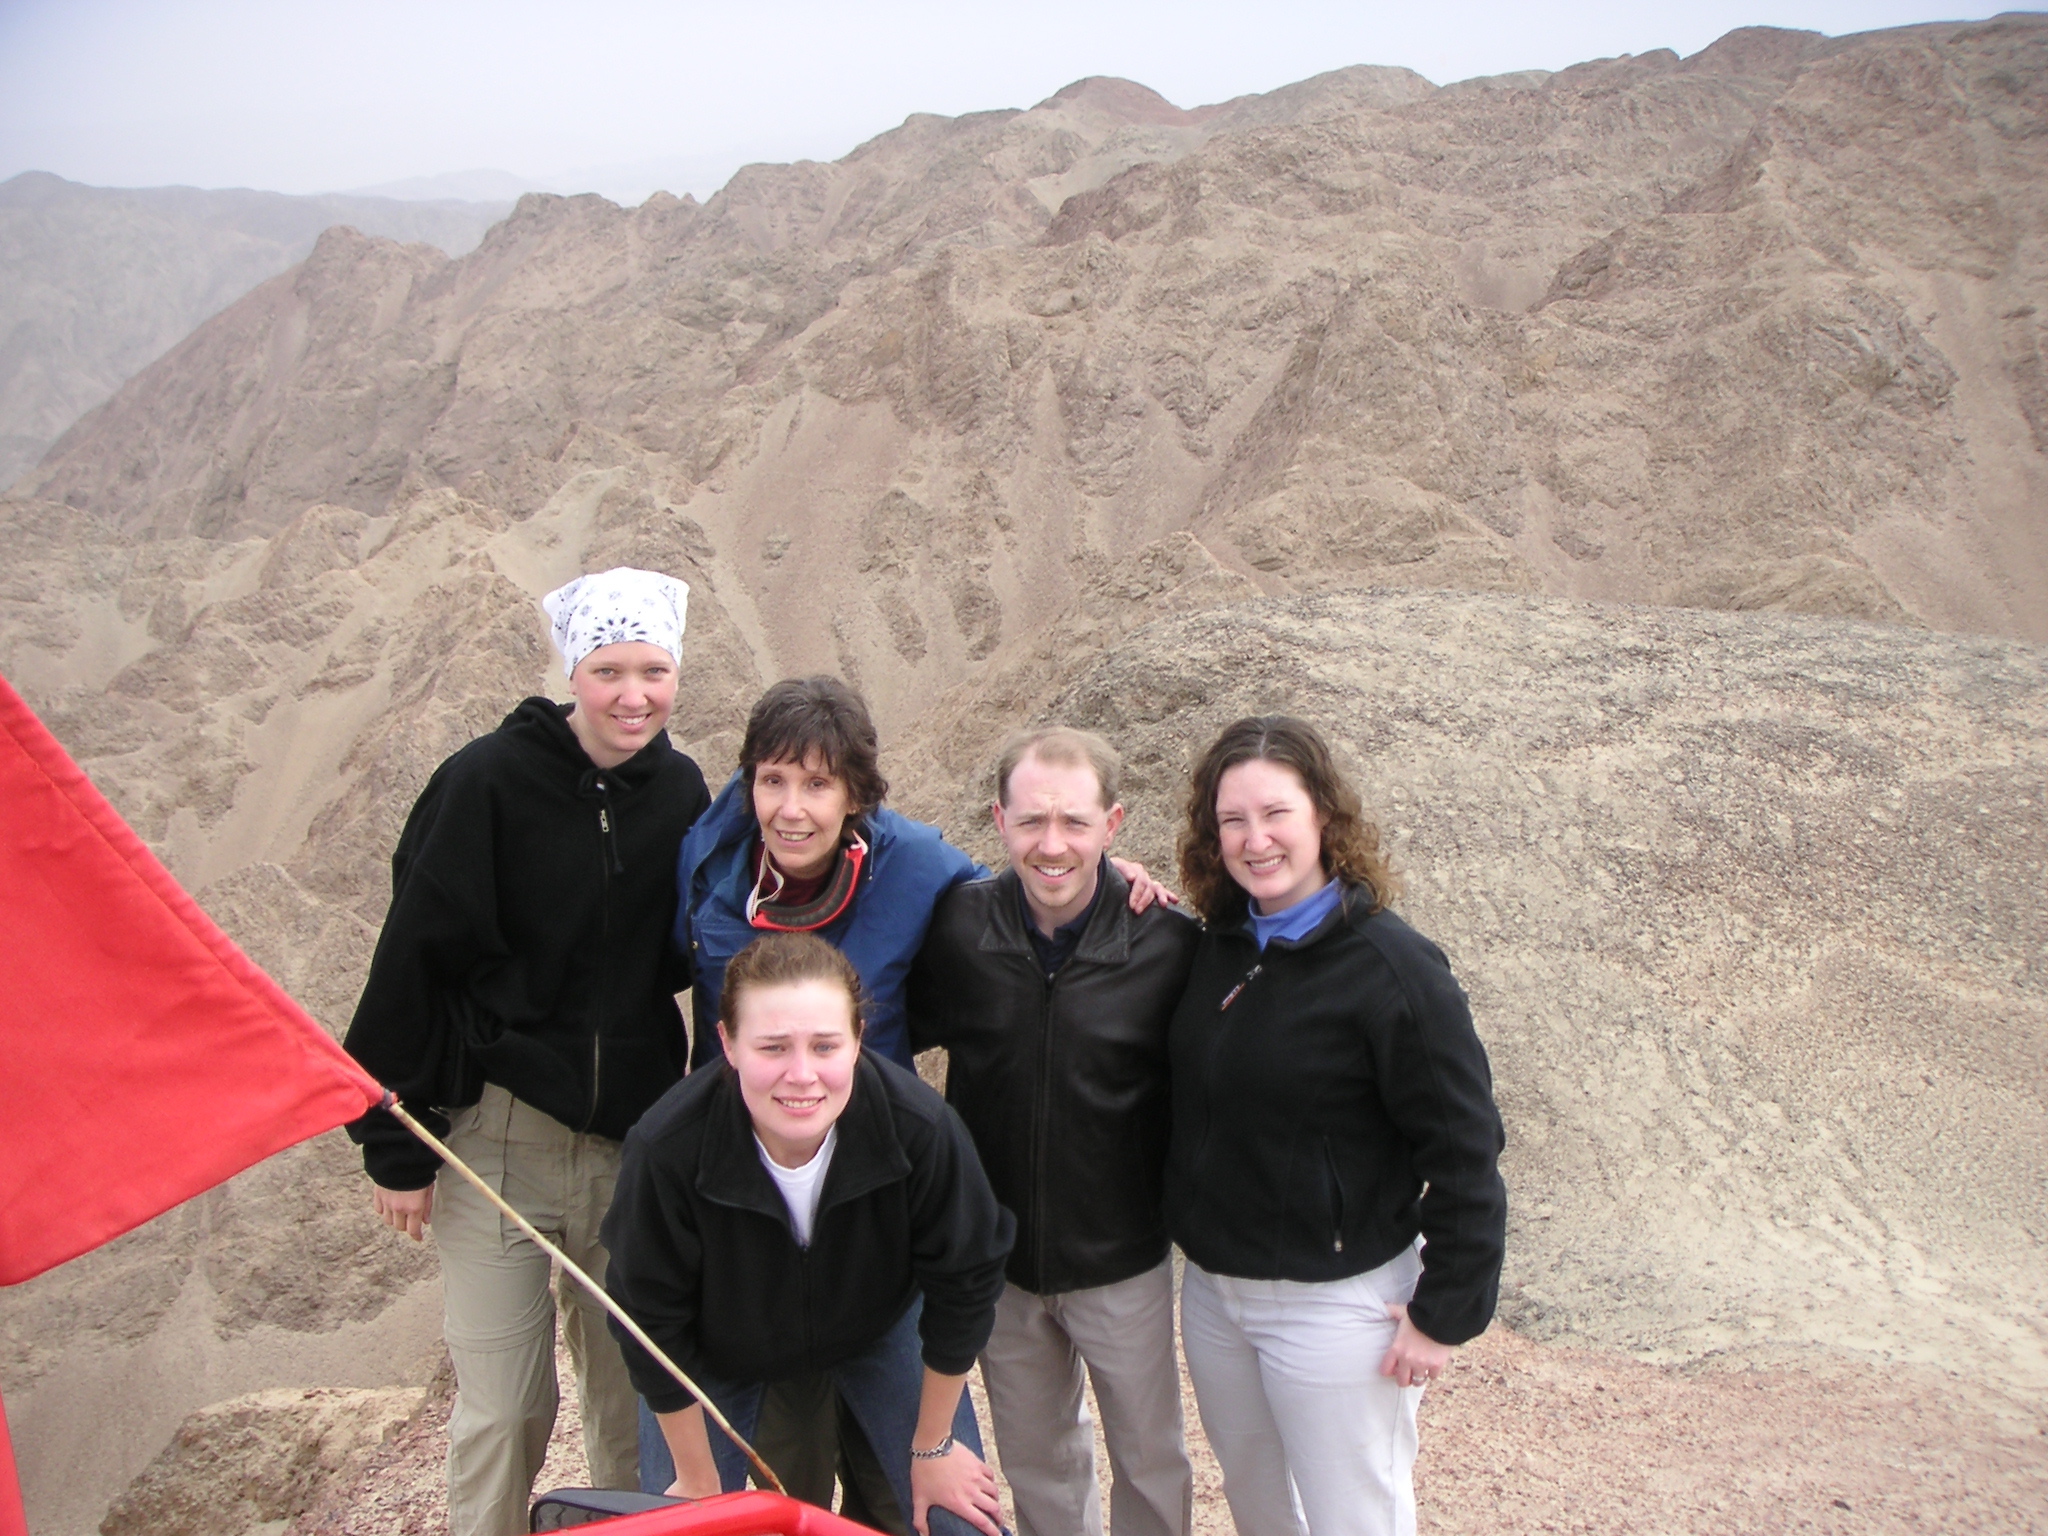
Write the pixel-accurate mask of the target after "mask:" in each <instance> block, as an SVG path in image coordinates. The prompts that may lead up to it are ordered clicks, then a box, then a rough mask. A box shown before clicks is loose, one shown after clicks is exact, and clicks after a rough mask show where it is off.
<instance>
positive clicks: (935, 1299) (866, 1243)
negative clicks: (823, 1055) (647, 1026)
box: [604, 1052, 1017, 1413]
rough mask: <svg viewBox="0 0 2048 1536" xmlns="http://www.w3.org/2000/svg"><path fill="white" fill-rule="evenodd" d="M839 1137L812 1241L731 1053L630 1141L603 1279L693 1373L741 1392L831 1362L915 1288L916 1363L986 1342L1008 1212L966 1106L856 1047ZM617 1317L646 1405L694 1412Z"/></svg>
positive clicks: (652, 1115) (870, 1337) (960, 1361)
mask: <svg viewBox="0 0 2048 1536" xmlns="http://www.w3.org/2000/svg"><path fill="white" fill-rule="evenodd" d="M838 1131H839V1139H838V1142H837V1143H836V1145H835V1147H834V1149H833V1153H832V1164H831V1166H830V1167H829V1168H827V1169H826V1170H825V1187H824V1189H823V1190H821V1191H820V1192H819V1199H818V1216H817V1220H816V1221H815V1222H813V1223H812V1226H811V1245H810V1247H809V1248H802V1247H799V1246H798V1244H797V1240H796V1232H795V1229H794V1228H793V1227H792V1226H791V1225H790V1221H789V1207H788V1206H787V1205H786V1204H785V1203H784V1201H783V1198H782V1192H781V1191H780V1190H779V1189H777V1188H776V1186H775V1181H774V1180H773V1179H772V1178H771V1177H770V1176H769V1173H768V1170H767V1169H766V1168H764V1167H763V1166H762V1165H761V1157H760V1153H759V1151H758V1150H757V1148H756V1146H755V1143H754V1126H753V1121H752V1119H751V1118H750V1117H749V1116H748V1114H747V1106H746V1103H745V1101H744V1100H743V1099H741V1097H740V1090H739V1079H738V1078H737V1077H736V1076H735V1075H734V1073H733V1072H732V1070H731V1068H730V1067H728V1066H727V1065H726V1064H725V1062H724V1061H722V1060H720V1061H716V1062H713V1063H712V1064H710V1065H709V1066H704V1067H699V1068H698V1069H697V1070H696V1071H695V1072H693V1073H691V1074H690V1076H689V1077H687V1078H685V1079H684V1080H683V1081H682V1082H680V1083H678V1084H676V1086H675V1087H674V1088H672V1089H670V1090H669V1092H668V1094H667V1095H666V1096H665V1097H664V1098H663V1099H662V1101H661V1102H660V1103H659V1104H657V1105H655V1106H654V1108H653V1109H651V1110H649V1111H648V1112H647V1114H646V1115H645V1117H643V1118H642V1120H641V1121H640V1123H639V1124H638V1125H637V1126H635V1127H634V1128H633V1131H632V1134H630V1135H629V1136H627V1138H626V1150H625V1157H624V1160H623V1164H622V1166H621V1167H620V1169H619V1183H618V1189H617V1191H616V1192H615V1193H614V1194H613V1196H612V1208H611V1211H610V1212H609V1213H608V1214H607V1215H606V1216H605V1219H604V1246H605V1251H606V1252H607V1253H609V1254H610V1256H611V1263H610V1266H609V1268H608V1269H607V1270H606V1273H605V1288H606V1289H607V1290H608V1291H610V1292H611V1294H612V1298H613V1300H615V1301H617V1302H618V1303H619V1304H620V1305H621V1306H622V1307H624V1308H625V1309H626V1311H627V1313H628V1314H630V1315H631V1316H632V1318H633V1320H634V1321H635V1322H637V1323H639V1324H640V1326H641V1327H642V1328H645V1329H646V1330H647V1332H648V1333H649V1334H650V1335H651V1336H652V1337H653V1339H654V1341H655V1343H657V1344H659V1345H660V1346H661V1347H662V1349H663V1350H665V1351H666V1352H667V1353H668V1355H669V1358H671V1359H672V1360H674V1361H675V1363H676V1364H677V1365H679V1366H681V1367H682V1368H683V1370H684V1371H685V1372H686V1373H688V1374H689V1375H691V1376H692V1377H699V1376H702V1377H705V1378H709V1379H710V1380H711V1381H714V1382H719V1383H723V1384H726V1385H729V1386H745V1385H751V1384H752V1383H755V1382H768V1381H781V1380H784V1379H786V1378H788V1377H791V1376H798V1375H807V1374H809V1373H811V1372H814V1371H822V1370H827V1369H829V1368H830V1367H832V1366H834V1365H838V1364H840V1363H841V1362H843V1361H846V1360H850V1359H852V1358H853V1357H854V1356H856V1355H858V1354H860V1353H861V1352H862V1351H863V1350H865V1349H867V1348H869V1347H870V1346H871V1345H873V1344H874V1343H875V1341H876V1340H878V1339H880V1338H881V1337H882V1335H883V1334H885V1333H887V1332H888V1331H889V1329H890V1328H891V1327H892V1326H894V1324H895V1322H896V1320H897V1319H898V1318H900V1317H901V1316H902V1315H903V1313H904V1309H905V1308H907V1307H908V1306H909V1305H910V1303H911V1301H912V1299H913V1298H914V1297H915V1296H916V1295H917V1293H918V1292H919V1291H920V1290H921V1291H923V1292H924V1313H923V1315H922V1316H921V1317H920V1318H919V1320H918V1334H919V1337H920V1339H921V1340H922V1342H923V1354H924V1361H925V1364H926V1365H928V1366H930V1367H931V1368H932V1369H933V1370H935V1371H937V1372H939V1373H940V1374H941V1375H947V1376H958V1375H963V1374H965V1373H966V1371H967V1369H968V1368H969V1367H970V1366H972V1365H973V1364H974V1357H975V1356H976V1355H978V1354H979V1353H980V1352H981V1348H982V1346H983V1345H984V1344H986V1343H987V1342H988V1336H989V1333H990V1331H991V1330H992V1329H993V1328H994V1327H995V1316H996V1298H997V1297H998V1296H1000V1295H1001V1294H1002V1290H1003V1260H1004V1258H1005V1257H1006V1256H1007V1255H1008V1254H1009V1251H1010V1243H1011V1241H1012V1240H1013V1239H1014V1237H1015V1236H1016V1230H1017V1224H1016V1222H1015V1221H1014V1220H1013V1219H1012V1218H1011V1216H1010V1213H1009V1212H1008V1211H1006V1210H1004V1209H1003V1208H1002V1207H1001V1206H999V1205H997V1204H996V1198H995V1196H994V1195H993V1194H992V1193H990V1191H989V1187H988V1179H987V1178H986V1177H985V1176H984V1175H983V1173H982V1171H981V1163H980V1161H979V1160H978V1159H977V1158H976V1157H975V1155H974V1143H973V1142H972V1141H970V1140H969V1139H968V1136H967V1130H966V1127H964V1126H963V1125H961V1123H960V1119H959V1117H958V1116H957V1115H955V1114H954V1113H953V1112H952V1110H950V1109H948V1108H947V1107H946V1105H945V1101H944V1100H942V1099H941V1098H940V1097H939V1096H938V1094H937V1093H936V1092H935V1091H934V1090H933V1089H932V1088H930V1087H929V1086H927V1085H926V1084H924V1083H922V1082H920V1081H919V1080H918V1079H917V1077H916V1076H915V1075H914V1074H913V1073H909V1072H906V1071H904V1070H903V1069H902V1068H901V1067H899V1066H897V1065H896V1064H895V1063H894V1062H890V1061H884V1060H883V1059H882V1058H880V1057H878V1056H873V1055H870V1054H868V1053H866V1052H862V1054H861V1057H860V1060H859V1062H858V1063H857V1064H856V1066H855V1068H854V1085H853V1093H852V1096H851V1097H850V1098H849V1099H848V1101H847V1105H846V1109H845V1110H844V1111H843V1112H842V1113H841V1115H840V1117H839V1120H838ZM611 1327H612V1334H613V1336H614V1337H615V1338H617V1339H618V1341H619V1346H620V1348H621V1349H623V1350H624V1351H625V1355H626V1367H627V1369H628V1371H630V1372H631V1374H632V1377H633V1385H634V1387H635V1388H636V1389H637V1390H638V1391H639V1393H640V1395H641V1396H642V1397H644V1398H646V1399H647V1404H648V1406H649V1407H650V1408H652V1409H653V1410H654V1411H655V1412H656V1413H673V1412H676V1411H677V1410H679V1409H683V1408H687V1407H689V1405H690V1403H691V1401H692V1399H691V1397H690V1395H689V1394H688V1393H687V1392H685V1391H684V1390H683V1389H682V1388H681V1387H679V1386H677V1385H676V1383H675V1380H674V1378H673V1377H671V1376H670V1375H669V1374H668V1372H666V1371H664V1370H663V1369H662V1368H661V1367H660V1366H658V1365H656V1364H655V1363H654V1361H653V1359H652V1357H650V1356H649V1355H648V1353H647V1352H646V1350H644V1349H642V1348H641V1347H640V1345H639V1344H638V1343H637V1342H636V1341H635V1340H634V1339H633V1338H632V1337H631V1335H629V1334H627V1333H626V1331H625V1330H624V1329H623V1328H621V1327H620V1326H619V1325H618V1323H617V1322H616V1321H614V1322H613V1323H612V1325H611Z"/></svg>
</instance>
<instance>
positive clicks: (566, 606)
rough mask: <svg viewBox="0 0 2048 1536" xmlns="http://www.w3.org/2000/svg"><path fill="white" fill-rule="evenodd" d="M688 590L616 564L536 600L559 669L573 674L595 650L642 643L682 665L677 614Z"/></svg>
mask: <svg viewBox="0 0 2048 1536" xmlns="http://www.w3.org/2000/svg"><path fill="white" fill-rule="evenodd" d="M689 602H690V589H689V587H688V586H686V585H685V584H684V583H682V582H680V581H677V580H676V579H675V577H673V576H664V575H662V574H661V573H660V572H659V571H636V570H634V569H633V567H632V566H630V565H622V566H620V567H619V568H618V569H617V570H615V571H605V572H604V573H602V574H601V575H597V576H578V577H577V578H576V579H575V580H574V581H572V582H570V583H569V584H568V585H567V586H566V587H559V588H557V589H556V590H555V591H553V592H550V593H549V594H548V595H547V596H546V597H544V598H542V599H541V600H540V605H541V607H543V608H545V609H546V610H547V615H548V619H549V621H550V622H551V623H552V624H553V625H554V632H555V649H556V650H558V651H560V652H561V653H562V670H563V672H565V673H570V674H573V673H574V672H575V670H576V663H578V662H579V661H581V660H582V659H583V658H584V657H586V656H588V655H589V654H590V653H591V652H592V651H594V650H596V649H597V648H598V647H599V646H601V645H617V644H619V643H620V642H622V641H627V640H645V641H646V642H647V643H648V644H649V645H658V646H660V647H661V648H662V649H663V650H664V651H667V652H668V653H669V655H670V656H672V657H674V658H675V659H676V660H677V661H679V662H680V661H681V660H682V650H683V611H684V610H685V609H686V608H687V607H688V606H689Z"/></svg>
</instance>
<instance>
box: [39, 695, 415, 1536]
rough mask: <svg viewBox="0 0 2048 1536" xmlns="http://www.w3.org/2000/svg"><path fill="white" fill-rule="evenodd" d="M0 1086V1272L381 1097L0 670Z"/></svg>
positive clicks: (154, 1208) (71, 1254)
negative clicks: (0, 1111)
mask: <svg viewBox="0 0 2048 1536" xmlns="http://www.w3.org/2000/svg"><path fill="white" fill-rule="evenodd" d="M0 1085H4V1089H5V1093H6V1103H7V1108H6V1113H5V1115H4V1117H0V1285H12V1284H15V1283H16V1282H18V1281H22V1280H26V1279H28V1278H29V1277H30V1276H31V1275H37V1274H41V1273H42V1272H43V1271H44V1270H46V1269H48V1268H50V1267H51V1266H52V1265H55V1264H61V1263H63V1262H64V1261H65V1260H66V1259H70V1258H75V1257H76V1256H77V1255H79V1254H81V1253H84V1252H85V1251H86V1250H87V1249H88V1248H94V1247H97V1246H98V1245H99V1244H101V1243H104V1242H106V1241H107V1240H108V1239H109V1238H112V1237H116V1236H118V1235H119V1234H121V1233H123V1232H126V1231H127V1230H128V1229H129V1228H131V1227H134V1226H139V1225H140V1224H141V1223H143V1222H145V1221H147V1220H148V1219H149V1218H150V1217H152V1216H155V1215H157V1214H158V1213H159V1212H161V1211H165V1210H168V1209H169V1208H170V1207H171V1206H173V1205H176V1204H177V1203H178V1202H179V1201H181V1200H186V1199H189V1198H190V1197H191V1196H193V1195H196V1194H198V1193H199V1192H200V1191H202V1190H206V1189H211V1188H212V1187H213V1186H214V1185H216V1184H218V1183H220V1182H221V1181H223V1180H224V1179H227V1178H228V1177H230V1176H231V1175H233V1174H236V1173H239V1172H240V1171H241V1170H242V1169H244V1168H246V1167H248V1166H249V1165H250V1164H251V1163H254V1162H257V1161H259V1160H261V1159H262V1158H265V1157H268V1156H269V1155H270V1154H271V1153H273V1152H276V1151H279V1150H281V1149H282V1148H284V1147H288V1146H291V1145H292V1144H293V1143H294V1142H299V1141H304V1140H305V1139H306V1138H307V1137H308V1136H315V1135H318V1134H319V1133H320V1132H321V1131H325V1130H330V1129H332V1128H333V1127H335V1126H337V1125H340V1124H342V1123H343V1122H344V1121H348V1120H353V1119H355V1118H356V1116H358V1115H360V1114H362V1113H363V1111H364V1110H366V1109H369V1108H371V1107H372V1106H374V1105H376V1104H377V1103H379V1102H380V1101H381V1100H382V1098H383V1090H382V1089H381V1088H379V1087H378V1086H377V1083H376V1082H375V1080H374V1079H372V1078H371V1077H370V1076H369V1075H368V1074H367V1073H365V1072H364V1071H363V1069H362V1068H361V1067H359V1066H357V1065H356V1064H355V1062H354V1061H353V1060H351V1059H350V1058H349V1056H348V1055H347V1054H346V1053H345V1052H344V1051H343V1050H342V1049H341V1047H340V1046H339V1045H337V1044H336V1043H335V1042H334V1040H333V1039H332V1038H331V1037H330V1036H329V1035H328V1033H327V1032H326V1031H325V1030H323V1029H322V1028H321V1027H320V1026H319V1025H318V1024H316V1023H314V1021H313V1020H312V1019H311V1018H309V1017H308V1016H307V1014H306V1012H305V1011H304V1010H303V1009H302V1008H300V1007H299V1005H298V1004H297V1003H295V1002H293V1001H292V1000H291V999H290V998H289V997H287V996H286V995H285V993H284V991H283V990H282V989H281V988H280V987H279V986H278V985H277V984H276V983H275V982H273V981H272V980H271V979H270V978H269V977H268V976H266V975H264V974H263V972H262V971H260V970H258V969H257V968H256V966H255V965H254V964H253V963H251V961H250V960H249V958H248V957H247V956H246V955H244V954H243V953H242V952H241V951H240V950H239V949H237V948H236V947H235V946H234V944H233V943H232V942H231V941H230V940H229V939H228V937H227V935H226V934H224V933H222V932H221V931H220V929H218V928H217V927H215V926H214V924H213V922H212V920H211V919H209V918H208V917H207V915H206V914H205V913H204V912H202V911H200V909H199V905H198V903H196V902H194V901H193V900H192V898H191V897H190V896H188V895H186V894H185V892H184V891H183V890H182V889H180V888H179V886H178V882H177V881H175V880H173V879H172V878H171V876H170V873H169V872H168V871H167V870H165V868H164V867H163V866H162V865H161V864H159V863H158V862H157V861H156V859H155V857H154V856H152V855H151V853H150V851H149V850H148V849H147V848H146V847H144V846H143V843H142V840H141V839H140V838H138V837H137V836H136V835H135V834H134V833H133V832H132V831H130V830H129V828H128V826H127V824H126V823H124V822H123V821H122V820H121V818H120V817H119V816H118V815H116V814H115V813H114V808H113V807H112V806H110V805H108V804H107V802H106V800H105V798H104V797H102V796H101V794H100V793H99V791H98V790H96V789H94V788H93V787H92V784H91V782H90V781H89V780H88V779H87V778H86V776H85V775H84V773H82V772H81V771H80V770H79V768H78V765H77V764H75V763H73V762H72V761H71V759H70V757H69V756H67V755H66V754H65V751H64V749H63V748H62V747H60V746H58V745H57V742H56V740H55V739H54V738H53V737H52V736H51V735H50V733H49V732H48V731H46V730H45V729H44V728H43V725H42V722H41V721H39V720H38V719H36V717H35V715H34V714H33V713H32V712H31V711H30V709H29V707H28V706H27V705H26V704H24V703H23V702H22V701H21V698H20V696H19V695H18V694H16V693H15V691H14V690H13V688H11V687H10V686H9V685H8V683H7V681H6V679H5V678H0ZM11 1460H12V1458H11V1457H8V1456H5V1454H4V1453H0V1536H7V1533H8V1532H9V1531H10V1530H16V1529H20V1528H21V1506H20V1504H19V1502H18V1497H17V1498H10V1495H11V1494H13V1493H14V1490H13V1489H12V1488H11V1487H10V1486H9V1485H10V1484H11V1482H12V1471H13V1468H12V1465H11ZM10 1521H11V1522H13V1523H12V1525H10Z"/></svg>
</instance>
